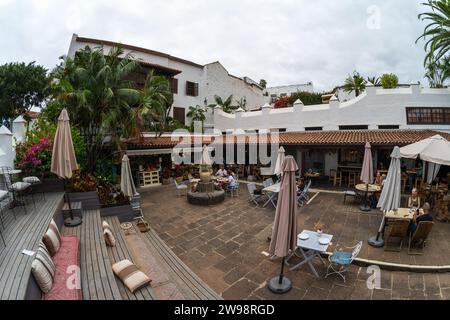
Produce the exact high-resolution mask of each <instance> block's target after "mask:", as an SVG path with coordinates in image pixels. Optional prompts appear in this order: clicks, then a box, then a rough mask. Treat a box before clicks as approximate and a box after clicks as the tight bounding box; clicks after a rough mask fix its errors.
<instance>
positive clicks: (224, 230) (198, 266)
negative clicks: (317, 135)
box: [140, 186, 450, 300]
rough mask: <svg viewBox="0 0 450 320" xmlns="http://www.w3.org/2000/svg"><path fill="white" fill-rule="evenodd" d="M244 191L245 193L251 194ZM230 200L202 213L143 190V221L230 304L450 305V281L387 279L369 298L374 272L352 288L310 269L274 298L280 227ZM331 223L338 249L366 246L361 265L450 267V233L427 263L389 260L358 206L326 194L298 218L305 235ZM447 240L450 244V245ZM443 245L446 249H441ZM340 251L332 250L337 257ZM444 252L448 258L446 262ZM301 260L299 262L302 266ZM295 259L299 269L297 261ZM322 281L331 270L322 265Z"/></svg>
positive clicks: (399, 256) (369, 217) (170, 192)
mask: <svg viewBox="0 0 450 320" xmlns="http://www.w3.org/2000/svg"><path fill="white" fill-rule="evenodd" d="M244 187H245V186H244ZM243 189H244V188H242V190H241V191H240V195H239V197H237V198H230V197H227V199H226V200H225V202H224V203H222V204H220V205H217V206H214V207H198V206H193V205H190V204H188V203H187V201H186V198H185V197H177V196H176V193H175V190H174V187H173V186H163V187H158V188H152V189H147V190H141V191H140V192H141V196H142V207H143V210H144V214H145V216H146V218H147V219H148V221H149V222H150V224H151V225H152V227H153V228H154V229H155V230H156V231H157V232H158V234H159V235H160V236H161V238H162V239H163V240H165V241H166V242H167V244H168V245H169V246H170V247H171V248H172V250H173V251H174V252H175V253H176V254H177V255H178V256H179V257H180V258H181V259H182V260H183V261H184V262H185V263H186V264H187V265H188V266H189V267H190V268H191V269H192V270H193V271H194V272H195V273H196V274H197V275H198V276H199V277H200V278H202V279H203V280H204V281H205V282H206V283H208V284H209V285H210V286H211V288H213V289H214V290H216V291H217V292H218V293H219V294H221V295H222V296H223V298H224V299H296V300H297V299H321V300H325V299H373V300H378V299H450V273H441V274H436V273H426V274H424V273H410V272H392V271H386V270H382V271H381V289H375V290H369V289H368V288H367V284H366V282H367V279H368V278H369V276H370V274H368V273H367V268H365V267H357V266H351V269H350V272H349V274H348V277H347V281H346V282H345V283H344V282H343V281H342V279H341V278H338V277H336V276H330V277H328V278H327V279H317V278H315V277H314V276H313V275H312V274H311V273H310V272H309V269H308V268H303V269H301V270H299V271H289V270H287V272H286V276H287V277H289V278H290V279H291V281H292V283H293V289H292V290H291V291H290V292H289V293H288V294H285V295H275V294H272V293H271V292H270V291H269V290H268V289H267V288H266V281H267V280H268V279H270V278H271V277H273V276H276V275H277V274H278V273H279V269H280V261H274V262H273V261H270V259H269V258H268V257H267V256H265V255H264V254H263V253H262V252H263V251H267V250H268V246H269V242H268V240H267V237H268V236H269V235H270V232H271V224H272V222H273V219H274V215H275V209H274V208H273V207H267V208H261V207H256V206H254V205H252V204H250V203H248V201H247V191H246V190H243ZM318 220H320V221H321V222H324V223H325V225H326V226H325V231H326V232H328V233H331V234H333V235H335V238H334V239H333V246H338V245H341V244H342V245H352V244H355V241H357V240H363V241H364V245H363V250H362V251H361V254H360V257H362V258H370V259H376V260H385V261H392V262H401V263H414V264H427V265H428V264H430V263H432V264H439V265H440V264H450V249H449V240H448V239H450V225H448V224H439V223H438V224H437V225H436V226H437V228H435V229H434V230H433V237H432V239H431V240H430V243H429V245H428V246H427V248H426V250H429V252H428V253H426V254H425V255H423V256H414V257H411V256H408V255H407V254H406V251H405V248H404V249H403V252H401V253H389V252H385V251H384V250H382V249H373V248H371V247H369V246H368V245H367V238H368V237H369V236H370V235H372V234H374V232H375V231H376V230H377V228H378V226H379V224H380V221H381V216H380V215H379V214H376V213H373V214H361V213H360V212H359V210H358V207H357V206H355V205H354V204H350V203H349V204H348V205H346V206H344V205H343V204H342V195H339V194H329V193H319V194H318V195H317V196H316V197H315V198H314V200H313V201H312V202H311V204H310V205H308V206H307V207H305V208H303V209H302V210H301V211H300V212H299V216H298V223H299V227H298V229H299V231H300V230H302V229H312V226H313V225H314V223H315V222H317V221H318ZM444 236H445V237H444ZM437 237H444V238H441V239H445V240H444V241H437V240H436V239H437ZM332 249H333V248H330V250H332ZM442 250H448V251H445V252H447V253H448V254H440V253H439V252H441V253H442ZM295 259H297V258H295ZM295 259H293V262H294V263H295V262H297V261H298V260H295ZM315 266H316V269H317V270H318V271H319V273H320V274H321V275H324V274H325V272H326V266H323V265H321V264H320V262H319V261H315Z"/></svg>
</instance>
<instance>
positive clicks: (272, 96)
mask: <svg viewBox="0 0 450 320" xmlns="http://www.w3.org/2000/svg"><path fill="white" fill-rule="evenodd" d="M298 91H304V92H311V93H312V92H314V86H313V83H312V82H308V83H304V84H292V85H286V86H277V87H269V88H267V89H266V92H267V96H268V97H269V101H270V103H273V102H275V100H276V99H278V98H280V97H289V96H291V95H292V94H294V93H296V92H298Z"/></svg>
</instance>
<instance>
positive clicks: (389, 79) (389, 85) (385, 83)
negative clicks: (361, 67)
mask: <svg viewBox="0 0 450 320" xmlns="http://www.w3.org/2000/svg"><path fill="white" fill-rule="evenodd" d="M380 82H381V86H382V87H383V89H395V88H397V86H398V77H397V75H395V74H393V73H385V74H383V75H382V76H381V78H380Z"/></svg>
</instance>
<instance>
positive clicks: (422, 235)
mask: <svg viewBox="0 0 450 320" xmlns="http://www.w3.org/2000/svg"><path fill="white" fill-rule="evenodd" d="M433 226H434V222H433V221H420V222H419V224H418V225H417V229H416V231H415V232H414V234H411V235H410V237H409V243H408V254H411V255H421V254H423V249H424V248H425V245H426V242H427V239H428V235H429V234H430V232H431V229H433ZM414 247H418V248H419V250H420V251H413V248H414Z"/></svg>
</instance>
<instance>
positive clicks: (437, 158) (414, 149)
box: [400, 135, 450, 166]
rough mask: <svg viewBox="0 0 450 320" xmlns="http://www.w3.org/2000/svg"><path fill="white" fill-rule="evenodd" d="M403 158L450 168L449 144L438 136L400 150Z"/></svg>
mask: <svg viewBox="0 0 450 320" xmlns="http://www.w3.org/2000/svg"><path fill="white" fill-rule="evenodd" d="M400 153H401V156H402V157H403V158H409V159H416V158H418V157H419V158H420V159H422V160H424V161H428V162H432V163H437V164H440V165H445V166H450V142H449V141H448V140H446V139H445V138H443V137H442V136H440V135H435V136H433V137H430V138H428V139H424V140H421V141H419V142H416V143H413V144H410V145H407V146H405V147H403V148H400Z"/></svg>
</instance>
